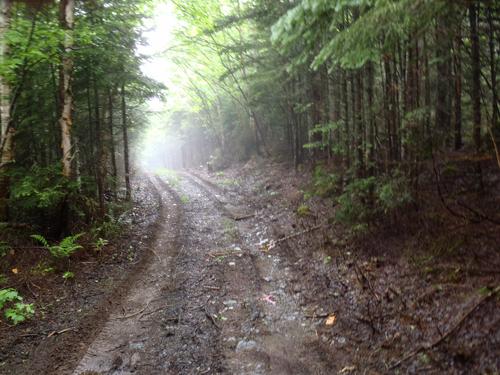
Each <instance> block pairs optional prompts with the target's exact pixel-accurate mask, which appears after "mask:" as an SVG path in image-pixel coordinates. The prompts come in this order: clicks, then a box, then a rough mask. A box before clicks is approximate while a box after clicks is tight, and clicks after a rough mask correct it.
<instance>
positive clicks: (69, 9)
mask: <svg viewBox="0 0 500 375" xmlns="http://www.w3.org/2000/svg"><path fill="white" fill-rule="evenodd" d="M74 12H75V0H61V2H60V3H59V23H60V25H61V28H62V29H63V30H64V31H65V36H64V46H63V47H64V50H63V53H62V58H61V69H60V72H59V95H60V97H61V116H60V118H59V125H60V127H61V148H62V154H63V155H62V164H63V175H64V176H65V177H67V178H70V177H71V175H72V172H73V171H72V167H71V160H72V155H71V154H72V145H71V127H72V125H73V119H72V111H73V93H72V90H71V82H72V74H73V65H74V64H73V57H72V55H71V54H72V48H73V44H74V41H73V30H74V26H75V20H74Z"/></svg>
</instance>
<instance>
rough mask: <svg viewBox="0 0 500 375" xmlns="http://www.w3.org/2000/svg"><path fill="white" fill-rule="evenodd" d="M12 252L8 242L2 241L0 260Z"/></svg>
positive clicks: (0, 244) (0, 242) (0, 243)
mask: <svg viewBox="0 0 500 375" xmlns="http://www.w3.org/2000/svg"><path fill="white" fill-rule="evenodd" d="M10 250H11V247H10V246H9V244H8V243H7V242H2V241H0V258H2V257H4V256H5V255H7V254H8V253H9V251H10Z"/></svg>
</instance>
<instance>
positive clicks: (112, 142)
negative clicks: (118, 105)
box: [107, 89, 118, 196]
mask: <svg viewBox="0 0 500 375" xmlns="http://www.w3.org/2000/svg"><path fill="white" fill-rule="evenodd" d="M113 110H114V108H113V90H112V89H109V91H108V131H107V133H108V136H107V138H108V143H109V150H110V154H111V155H110V156H111V178H112V181H111V187H112V190H113V195H114V196H116V182H117V174H118V168H117V166H116V149H115V137H114V131H113V122H114V116H113Z"/></svg>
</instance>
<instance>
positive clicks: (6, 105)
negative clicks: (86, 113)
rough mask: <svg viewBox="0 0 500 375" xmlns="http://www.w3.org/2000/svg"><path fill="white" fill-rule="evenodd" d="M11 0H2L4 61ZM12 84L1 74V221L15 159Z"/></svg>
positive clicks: (0, 36) (1, 55) (0, 32)
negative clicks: (9, 174) (11, 100)
mask: <svg viewBox="0 0 500 375" xmlns="http://www.w3.org/2000/svg"><path fill="white" fill-rule="evenodd" d="M10 7H11V2H10V0H0V59H1V60H2V61H3V60H4V59H5V58H6V57H7V54H8V50H9V47H8V45H7V41H6V40H5V34H6V32H7V31H8V29H9V26H10ZM10 92H11V89H10V85H9V83H8V82H7V81H6V80H5V79H4V78H3V77H1V76H0V125H1V126H0V221H5V220H7V218H8V216H9V214H8V198H9V187H10V181H9V178H8V176H7V175H6V174H5V172H6V169H7V167H8V166H9V165H10V164H11V163H12V161H13V160H14V134H15V131H14V128H12V127H11V126H10V121H11V118H10V110H11V109H10V96H11V95H10Z"/></svg>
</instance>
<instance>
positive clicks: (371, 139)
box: [366, 62, 376, 176]
mask: <svg viewBox="0 0 500 375" xmlns="http://www.w3.org/2000/svg"><path fill="white" fill-rule="evenodd" d="M366 74H367V95H368V121H369V129H368V174H369V175H370V176H374V175H375V127H376V124H375V115H374V110H373V86H374V82H375V80H374V77H375V70H374V66H373V63H372V62H369V63H368V65H367V67H366Z"/></svg>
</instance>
